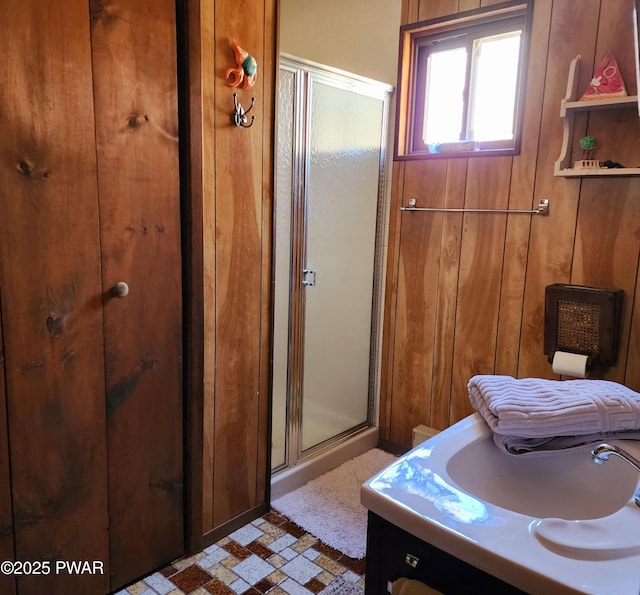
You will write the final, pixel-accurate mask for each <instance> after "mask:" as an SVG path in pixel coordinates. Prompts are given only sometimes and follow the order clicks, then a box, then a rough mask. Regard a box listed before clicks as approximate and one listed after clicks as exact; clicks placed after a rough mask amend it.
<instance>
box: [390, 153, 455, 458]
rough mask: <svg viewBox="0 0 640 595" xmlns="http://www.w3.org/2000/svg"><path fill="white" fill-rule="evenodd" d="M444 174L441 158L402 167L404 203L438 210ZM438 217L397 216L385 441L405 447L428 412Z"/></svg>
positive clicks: (426, 215)
mask: <svg viewBox="0 0 640 595" xmlns="http://www.w3.org/2000/svg"><path fill="white" fill-rule="evenodd" d="M446 172H447V167H446V161H444V160H437V161H416V162H409V163H406V165H405V177H404V198H403V204H407V202H408V199H409V198H412V197H415V198H416V199H417V205H418V206H419V207H428V206H432V207H434V206H435V207H439V206H441V205H442V202H443V197H444V189H445V181H446ZM442 217H443V215H442V214H441V213H427V212H422V213H407V212H404V213H402V215H401V219H402V220H401V223H400V225H401V230H400V234H401V240H400V253H399V269H398V290H397V298H396V299H397V312H396V321H395V349H394V372H393V376H394V380H393V403H392V408H391V422H390V440H391V441H392V442H394V443H395V444H399V445H404V446H408V445H410V444H411V430H412V428H413V427H414V426H415V425H416V420H420V419H428V417H429V411H430V402H431V374H432V367H433V336H434V329H435V315H436V297H437V286H436V283H435V279H437V276H438V266H439V253H438V251H439V246H440V242H441V232H442Z"/></svg>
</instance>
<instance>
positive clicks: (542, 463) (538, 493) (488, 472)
mask: <svg viewBox="0 0 640 595" xmlns="http://www.w3.org/2000/svg"><path fill="white" fill-rule="evenodd" d="M596 444H597V443H596ZM623 444H624V443H623ZM593 447H594V445H588V446H584V447H580V448H579V449H578V450H571V451H568V452H565V453H559V454H551V455H550V454H543V455H538V454H533V455H510V454H507V453H505V452H503V451H501V450H499V449H498V448H497V447H496V445H495V444H494V443H493V439H492V438H491V436H490V435H487V436H483V437H481V438H478V439H477V440H474V441H473V442H471V443H469V444H467V445H466V446H465V447H464V448H461V449H460V450H459V451H458V452H457V453H455V454H454V455H453V456H452V457H451V459H450V460H449V462H448V463H447V472H448V474H449V477H450V478H451V479H452V480H453V481H454V482H455V483H456V484H457V485H458V486H459V487H460V488H462V489H463V490H464V491H465V492H468V493H469V494H473V495H474V496H475V497H476V498H479V499H481V500H484V501H485V502H491V503H492V504H495V505H496V506H501V507H502V508H507V509H508V510H513V511H515V512H520V513H522V514H527V515H529V516H534V517H541V518H545V517H559V518H563V519H572V520H576V519H595V518H599V517H603V516H607V515H610V514H612V513H614V512H615V511H616V510H619V509H620V508H622V507H623V506H624V505H625V504H626V503H627V502H628V501H629V499H630V498H631V496H632V495H633V494H634V492H635V488H636V485H637V483H638V479H639V476H638V472H637V471H636V470H635V469H633V467H631V466H630V465H629V464H627V463H625V462H624V461H622V460H621V459H617V458H614V457H611V458H610V459H609V461H607V463H605V464H603V465H597V464H595V463H594V462H593V461H592V459H591V456H590V454H589V453H590V452H591V449H592V448H593ZM624 447H625V446H623V448H624ZM639 512H640V509H639Z"/></svg>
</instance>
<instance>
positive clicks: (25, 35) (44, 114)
mask: <svg viewBox="0 0 640 595" xmlns="http://www.w3.org/2000/svg"><path fill="white" fill-rule="evenodd" d="M3 15H4V18H5V19H6V21H5V22H7V23H11V26H9V27H5V29H4V31H3V35H2V38H1V40H0V48H1V49H2V56H3V60H2V63H1V65H0V81H2V84H0V130H2V141H3V142H2V153H1V155H2V157H1V162H0V188H2V192H0V212H2V217H0V286H1V287H2V316H3V335H4V358H5V374H6V378H5V381H6V391H7V401H8V406H7V410H8V425H9V428H10V433H9V440H10V454H11V475H12V478H11V485H12V494H13V514H14V531H15V552H14V553H15V558H16V559H18V560H60V559H63V560H99V561H103V562H104V568H105V574H103V575H101V574H95V575H91V576H89V575H84V576H83V577H82V579H81V580H79V578H78V576H74V575H69V574H65V573H62V574H55V573H53V572H52V573H51V574H49V575H47V576H23V577H20V578H19V579H18V581H17V582H18V589H19V591H20V592H21V593H50V594H58V593H59V594H67V593H87V594H94V593H104V592H107V591H109V574H108V572H109V568H108V562H109V555H108V541H107V475H106V441H105V427H106V421H105V411H104V370H103V351H102V345H103V334H102V308H101V299H100V296H101V292H102V289H101V281H100V266H99V253H100V245H99V237H100V236H99V227H98V225H99V222H98V202H97V196H96V162H95V142H94V126H93V98H92V92H91V55H90V43H89V12H88V6H87V3H86V2H81V1H80V0H77V1H70V2H67V3H66V4H65V6H64V7H63V8H62V7H60V6H59V5H57V4H55V3H49V4H44V5H43V4H42V2H39V1H38V0H26V1H25V0H20V1H17V0H9V1H7V2H5V3H4V4H3ZM53 98H64V100H60V101H56V100H53Z"/></svg>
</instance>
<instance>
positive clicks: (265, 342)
mask: <svg viewBox="0 0 640 595" xmlns="http://www.w3.org/2000/svg"><path fill="white" fill-rule="evenodd" d="M263 4H264V24H263V32H264V41H263V44H264V49H263V55H262V80H263V94H262V114H263V115H262V117H263V127H262V172H261V175H262V212H261V217H262V231H261V241H262V254H261V257H262V263H261V268H262V271H261V275H262V276H261V289H260V295H261V305H262V310H261V313H260V372H259V377H258V390H259V399H258V411H257V415H258V436H257V438H258V442H257V445H256V448H257V450H256V464H257V470H256V494H255V503H256V504H257V505H263V506H264V507H265V512H266V510H267V508H266V502H267V500H268V498H269V494H270V485H271V472H270V470H271V448H270V445H271V426H270V418H271V398H270V392H271V365H270V362H271V311H272V308H273V293H272V276H271V261H272V254H273V218H272V214H273V210H274V205H273V199H274V188H275V183H274V176H275V163H274V158H275V149H274V147H275V137H274V135H275V122H276V101H275V98H276V82H277V64H278V52H277V38H276V30H277V27H278V14H277V11H276V7H277V1H276V0H264V2H263Z"/></svg>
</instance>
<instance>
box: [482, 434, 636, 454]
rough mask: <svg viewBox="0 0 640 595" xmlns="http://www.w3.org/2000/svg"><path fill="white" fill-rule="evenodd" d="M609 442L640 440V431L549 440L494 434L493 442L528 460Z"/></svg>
mask: <svg viewBox="0 0 640 595" xmlns="http://www.w3.org/2000/svg"><path fill="white" fill-rule="evenodd" d="M609 440H640V430H629V431H627V432H598V433H596V434H585V435H583V436H553V437H549V438H520V437H519V436H502V435H500V434H496V433H494V434H493V441H494V442H495V444H496V446H497V447H498V448H499V449H500V450H504V451H505V452H507V453H509V454H510V455H527V458H528V457H532V456H540V455H545V454H548V453H549V451H556V450H562V451H570V450H573V449H576V448H580V447H582V446H584V445H585V444H592V443H594V442H608V441H609Z"/></svg>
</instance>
